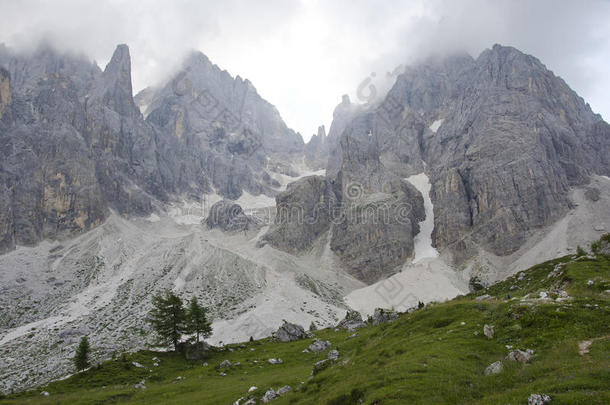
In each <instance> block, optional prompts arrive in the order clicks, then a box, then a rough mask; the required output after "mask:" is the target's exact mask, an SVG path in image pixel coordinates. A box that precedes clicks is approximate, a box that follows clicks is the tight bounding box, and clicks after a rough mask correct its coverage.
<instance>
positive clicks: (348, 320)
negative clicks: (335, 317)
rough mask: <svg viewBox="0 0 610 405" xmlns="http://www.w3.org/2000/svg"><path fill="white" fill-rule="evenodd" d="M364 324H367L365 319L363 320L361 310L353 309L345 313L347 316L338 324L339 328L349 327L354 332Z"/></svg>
mask: <svg viewBox="0 0 610 405" xmlns="http://www.w3.org/2000/svg"><path fill="white" fill-rule="evenodd" d="M364 326H366V325H365V323H364V321H363V320H362V315H360V312H358V311H354V310H351V309H348V310H347V313H346V314H345V318H343V319H342V320H341V321H340V322H339V323H338V324H337V328H339V329H347V330H349V331H350V332H353V331H355V330H356V329H358V328H363V327H364Z"/></svg>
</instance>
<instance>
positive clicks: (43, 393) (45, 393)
mask: <svg viewBox="0 0 610 405" xmlns="http://www.w3.org/2000/svg"><path fill="white" fill-rule="evenodd" d="M40 395H42V396H43V397H48V396H49V395H51V394H49V392H48V391H42V392H41V393H40Z"/></svg>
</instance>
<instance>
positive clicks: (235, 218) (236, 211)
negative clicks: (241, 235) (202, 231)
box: [205, 200, 256, 232]
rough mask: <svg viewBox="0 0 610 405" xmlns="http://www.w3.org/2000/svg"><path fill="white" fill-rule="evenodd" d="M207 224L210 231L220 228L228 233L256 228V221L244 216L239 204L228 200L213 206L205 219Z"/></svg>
mask: <svg viewBox="0 0 610 405" xmlns="http://www.w3.org/2000/svg"><path fill="white" fill-rule="evenodd" d="M205 224H206V225H207V226H208V227H209V228H210V229H213V228H220V229H222V230H223V231H227V232H230V231H246V230H248V229H255V228H256V222H255V221H254V219H252V218H251V217H249V216H247V215H246V214H244V211H243V210H242V208H241V206H239V204H235V203H232V202H230V201H227V200H221V201H218V202H217V203H215V204H214V205H212V207H211V208H210V212H209V213H208V216H207V217H206V219H205Z"/></svg>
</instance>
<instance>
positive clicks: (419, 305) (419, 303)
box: [417, 301, 426, 309]
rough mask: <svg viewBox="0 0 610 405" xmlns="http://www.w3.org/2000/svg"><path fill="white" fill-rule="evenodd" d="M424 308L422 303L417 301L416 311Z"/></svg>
mask: <svg viewBox="0 0 610 405" xmlns="http://www.w3.org/2000/svg"><path fill="white" fill-rule="evenodd" d="M425 306H426V305H425V304H424V303H423V302H421V301H418V302H417V308H418V309H422V308H423V307H425Z"/></svg>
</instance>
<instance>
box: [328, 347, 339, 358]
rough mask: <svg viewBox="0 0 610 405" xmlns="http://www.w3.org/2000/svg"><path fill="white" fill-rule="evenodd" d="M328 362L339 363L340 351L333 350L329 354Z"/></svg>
mask: <svg viewBox="0 0 610 405" xmlns="http://www.w3.org/2000/svg"><path fill="white" fill-rule="evenodd" d="M328 360H330V361H337V360H339V350H331V351H329V352H328Z"/></svg>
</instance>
